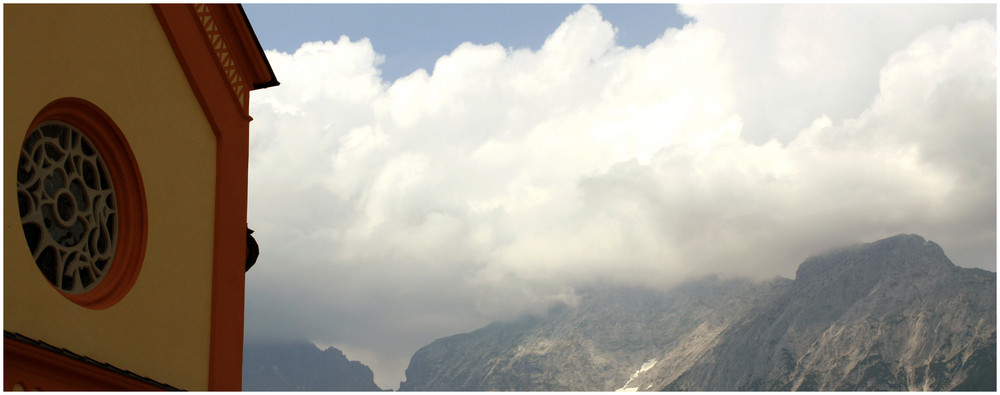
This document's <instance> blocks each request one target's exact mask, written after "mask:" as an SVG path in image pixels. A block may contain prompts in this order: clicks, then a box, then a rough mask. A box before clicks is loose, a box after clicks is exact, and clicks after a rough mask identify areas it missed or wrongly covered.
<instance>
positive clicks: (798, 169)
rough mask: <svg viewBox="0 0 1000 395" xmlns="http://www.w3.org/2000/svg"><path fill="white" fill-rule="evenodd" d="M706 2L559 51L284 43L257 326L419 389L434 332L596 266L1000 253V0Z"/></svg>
mask: <svg viewBox="0 0 1000 395" xmlns="http://www.w3.org/2000/svg"><path fill="white" fill-rule="evenodd" d="M682 11H684V12H685V13H687V14H688V15H690V16H691V17H693V18H694V19H695V20H696V22H693V23H691V24H688V25H687V26H685V27H684V28H683V29H668V30H667V31H665V32H664V34H663V36H662V37H661V38H660V39H658V40H656V41H655V42H653V43H650V44H649V45H646V46H642V47H633V48H623V47H619V46H617V45H616V44H615V41H614V37H615V28H614V27H613V26H612V25H611V24H610V23H608V22H607V21H605V20H603V19H602V18H601V15H600V13H599V11H598V10H597V8H595V7H593V6H583V7H582V8H581V9H580V10H579V11H578V12H576V13H574V14H572V15H570V16H569V17H567V19H566V20H565V21H564V22H563V24H562V25H561V26H559V28H558V29H556V30H555V31H554V32H553V33H552V35H550V36H549V38H548V39H547V40H546V42H545V44H544V45H543V46H542V47H541V48H540V49H539V50H537V51H533V50H528V49H519V50H512V49H508V48H503V47H502V46H500V45H498V44H494V45H473V44H470V43H466V44H462V45H460V46H459V47H457V48H455V50H454V51H453V52H452V53H450V54H448V55H446V56H443V57H441V58H440V59H439V60H438V61H437V63H436V64H435V67H434V70H430V71H426V70H418V71H416V72H414V73H412V74H410V75H409V76H406V77H403V78H400V79H398V80H396V81H395V82H393V83H389V82H385V81H383V80H382V79H381V78H380V74H379V69H378V67H379V64H380V63H381V61H382V57H381V55H378V54H377V53H375V52H374V50H373V49H372V45H371V43H370V42H368V41H367V40H361V41H354V42H352V41H350V40H349V39H347V38H346V37H341V38H340V39H339V40H338V41H337V42H315V43H306V44H303V46H302V47H301V48H300V49H299V50H297V51H296V52H295V53H292V54H288V53H279V52H268V58H269V60H270V62H271V65H272V67H273V68H274V70H275V73H276V74H277V75H278V77H279V79H280V80H281V83H282V84H281V86H280V87H278V88H273V89H267V90H263V91H258V92H255V93H254V96H253V97H252V108H251V112H252V114H253V115H254V118H255V120H254V122H253V123H252V125H251V148H250V191H249V192H250V201H249V212H248V220H249V222H250V225H251V227H253V228H254V229H255V230H256V232H255V233H254V235H255V236H257V238H258V241H259V242H260V245H261V255H260V259H259V263H258V265H256V266H255V267H254V269H253V270H251V271H250V272H249V273H248V275H247V313H246V332H247V338H248V340H250V341H256V340H265V339H286V338H306V339H309V340H312V341H315V342H317V343H320V344H323V345H335V346H337V347H339V348H342V349H344V350H345V351H347V354H348V356H349V357H351V358H359V357H357V356H355V355H359V356H367V357H369V358H373V359H371V360H363V362H364V363H366V364H368V365H370V366H372V367H373V369H374V370H375V373H376V380H377V381H378V383H379V384H380V385H381V386H383V387H395V386H396V384H397V383H398V382H399V381H400V380H402V379H403V375H402V372H403V369H404V368H405V367H406V364H407V363H408V361H409V357H410V355H412V353H413V352H414V351H416V349H417V348H419V347H420V346H422V345H425V344H428V343H429V342H430V341H431V340H433V339H435V338H438V337H442V336H446V335H450V334H455V333H459V332H463V331H469V330H472V329H475V328H477V327H479V326H482V325H485V324H486V323H488V322H489V321H492V320H494V319H498V318H506V317H512V316H514V315H516V314H520V313H523V312H530V311H534V312H538V311H542V310H543V309H544V308H545V307H546V306H547V305H549V304H551V303H554V302H558V301H571V300H572V299H573V295H574V289H575V288H577V287H580V286H585V285H588V284H593V283H595V282H602V283H608V282H613V283H620V284H632V285H642V286H648V287H664V288H665V287H670V286H672V285H674V284H676V283H678V282H679V281H683V280H685V279H688V278H692V277H694V276H700V275H705V274H709V273H723V274H731V275H741V276H751V277H755V278H768V277H772V276H775V275H784V276H786V277H791V276H793V275H794V270H795V268H796V267H797V265H798V264H799V263H800V262H801V261H802V260H803V259H804V258H805V257H806V256H808V255H809V254H811V253H815V252H818V251H822V250H824V249H827V248H831V247H835V246H839V245H843V244H847V243H854V242H862V241H871V240H874V239H876V238H879V237H884V236H889V235H893V234H896V233H902V232H908V233H910V232H912V233H919V234H921V235H923V236H925V237H927V238H929V239H931V240H935V241H937V242H939V243H940V244H942V246H943V247H944V248H945V249H946V251H947V252H948V254H949V256H951V257H952V258H953V260H954V261H955V262H956V263H957V264H960V265H963V266H977V267H983V268H987V269H990V270H995V265H996V111H995V109H996V47H997V42H996V28H995V19H994V17H995V8H994V7H993V6H990V5H976V6H965V7H959V6H940V7H937V6H914V7H909V6H907V7H901V6H887V7H881V6H879V7H876V6H832V7H814V6H782V7H770V6H766V7H765V6H753V7H742V6H725V7H714V6H690V7H688V6H684V7H682ZM872 20H878V21H880V23H872V22H871V21H872ZM352 353H353V354H352Z"/></svg>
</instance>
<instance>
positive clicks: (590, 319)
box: [400, 234, 996, 391]
mask: <svg viewBox="0 0 1000 395" xmlns="http://www.w3.org/2000/svg"><path fill="white" fill-rule="evenodd" d="M580 296H581V297H580V303H579V304H578V305H577V306H576V307H569V306H565V307H561V308H556V309H553V310H552V311H550V313H549V314H548V316H547V317H535V318H525V319H523V320H522V321H513V322H508V323H499V322H498V323H492V324H490V325H488V326H487V327H484V328H481V329H479V330H476V331H473V332H470V333H466V334H460V335H455V336H450V337H445V338H441V339H438V340H435V341H434V342H433V343H431V344H430V345H428V346H425V347H424V348H421V349H420V350H418V351H417V352H416V353H415V354H414V356H413V358H412V359H411V363H410V366H409V367H408V368H407V370H406V380H405V381H403V382H402V383H400V390H469V391H471V390H554V391H561V390H571V391H594V390H601V391H611V390H660V389H663V390H700V391H715V390H769V391H774V390H947V389H987V390H988V389H992V390H995V388H996V273H993V272H988V271H985V270H980V269H965V268H960V267H957V266H955V265H954V264H952V263H951V261H950V260H948V258H947V256H946V255H945V254H944V250H943V249H942V248H941V247H940V246H939V245H937V244H936V243H934V242H932V241H928V240H925V239H924V238H923V237H921V236H918V235H913V234H901V235H896V236H893V237H889V238H886V239H882V240H878V241H875V242H872V243H866V244H859V245H854V246H849V247H844V248H839V249H834V250H830V251H827V252H824V253H821V254H817V255H814V256H812V257H810V258H807V259H806V260H805V261H804V262H803V263H802V264H801V265H800V266H799V268H798V270H797V271H796V277H795V279H794V280H789V279H782V278H776V279H774V280H770V281H763V282H753V281H749V280H744V279H721V278H719V277H717V276H715V277H712V276H710V277H706V278H703V279H699V280H695V281H692V282H689V283H685V284H682V285H681V286H679V287H677V288H674V289H673V290H671V291H668V292H659V293H657V292H654V291H648V290H635V289H626V288H610V287H605V288H591V289H584V290H581V294H580Z"/></svg>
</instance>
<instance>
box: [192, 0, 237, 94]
mask: <svg viewBox="0 0 1000 395" xmlns="http://www.w3.org/2000/svg"><path fill="white" fill-rule="evenodd" d="M194 10H195V14H196V15H197V16H198V21H199V22H201V27H202V30H203V31H204V32H205V37H206V38H208V42H209V44H210V46H211V48H212V49H213V50H214V51H215V58H216V60H217V61H218V64H219V67H220V68H221V69H222V74H223V76H225V78H226V80H227V81H229V88H230V89H231V90H232V92H233V95H234V96H235V97H236V100H237V101H238V102H239V103H240V106H241V107H243V110H244V111H248V110H249V108H248V106H247V102H248V101H249V100H248V99H249V97H248V95H249V94H250V87H249V86H248V84H247V83H246V82H245V80H244V79H243V74H242V73H240V70H239V68H237V66H236V62H235V61H234V60H233V56H232V55H231V54H230V51H229V45H228V44H227V43H226V38H225V37H224V36H223V35H222V31H221V30H219V25H218V24H217V23H216V21H215V16H214V15H213V14H212V9H211V7H209V5H208V4H195V5H194Z"/></svg>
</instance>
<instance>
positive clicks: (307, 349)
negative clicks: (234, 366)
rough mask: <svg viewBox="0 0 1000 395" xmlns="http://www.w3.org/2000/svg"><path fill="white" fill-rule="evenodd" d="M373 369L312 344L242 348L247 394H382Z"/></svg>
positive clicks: (251, 345)
mask: <svg viewBox="0 0 1000 395" xmlns="http://www.w3.org/2000/svg"><path fill="white" fill-rule="evenodd" d="M374 377H375V376H374V375H373V374H372V370H371V369H369V368H368V367H367V366H365V365H363V364H362V363H361V362H357V361H348V360H347V357H346V356H344V353H343V352H341V351H340V350H338V349H336V348H333V347H330V348H327V349H326V350H320V349H319V348H317V347H316V346H315V345H313V344H312V343H309V342H300V343H288V344H247V345H245V346H244V347H243V390H244V391H381V389H379V387H378V386H377V385H375V381H374Z"/></svg>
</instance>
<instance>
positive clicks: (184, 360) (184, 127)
mask: <svg viewBox="0 0 1000 395" xmlns="http://www.w3.org/2000/svg"><path fill="white" fill-rule="evenodd" d="M3 9H4V27H3V28H4V92H3V95H4V104H3V107H4V143H3V147H4V155H3V175H4V177H3V182H4V184H3V193H4V195H3V196H4V199H3V209H4V262H3V266H4V271H3V275H4V276H3V281H4V289H3V293H4V295H3V298H4V300H3V302H4V312H3V314H4V321H3V326H4V329H5V330H8V331H15V332H19V333H21V334H23V335H25V336H28V337H32V338H35V339H39V340H43V341H45V342H48V343H50V344H52V345H55V346H58V347H64V348H66V349H69V350H71V351H73V352H76V353H78V354H82V355H86V356H89V357H91V358H94V359H96V360H98V361H102V362H107V363H110V364H112V365H115V366H117V367H119V368H122V369H127V370H131V371H133V372H135V373H137V374H140V375H144V376H148V377H150V378H153V379H155V380H158V381H161V382H165V383H167V384H170V385H173V386H176V387H179V388H183V389H190V390H204V389H207V386H208V355H209V351H208V350H209V329H210V328H209V325H210V303H211V281H212V253H213V234H214V232H213V227H214V205H215V200H214V193H215V165H216V164H215V136H214V134H213V132H212V129H211V126H210V125H209V123H208V121H207V120H206V118H205V115H204V114H203V113H202V109H201V106H200V105H199V104H198V101H197V99H196V98H195V96H194V94H193V93H192V91H191V88H190V85H189V84H188V81H187V79H186V77H185V75H184V72H183V70H182V69H181V67H180V65H179V63H178V62H177V60H176V59H175V57H174V53H173V50H172V49H171V47H170V43H169V42H168V41H167V38H166V36H165V35H164V33H163V30H162V28H161V27H160V24H159V22H158V21H157V18H156V15H155V14H154V12H153V9H152V7H150V6H149V5H97V6H95V5H58V6H55V5H11V4H6V5H4V6H3ZM61 97H80V98H83V99H86V100H88V101H90V102H92V103H94V104H96V105H97V106H99V107H101V109H103V110H104V111H105V112H106V113H107V114H108V115H109V116H110V117H111V118H112V119H113V120H114V121H115V123H117V125H118V127H119V128H121V130H122V132H123V133H124V134H125V136H126V138H127V139H128V142H129V144H130V146H131V147H132V151H133V152H134V154H135V157H136V160H137V162H138V164H139V168H140V172H141V174H142V179H143V182H144V184H145V191H146V199H147V201H146V204H147V206H148V213H149V216H148V224H149V233H148V235H149V238H148V242H147V246H146V255H145V260H144V261H143V264H142V270H141V272H140V273H139V276H138V279H137V280H136V282H135V285H134V287H133V288H132V290H131V292H130V293H129V294H128V295H127V296H125V298H124V299H122V300H121V301H120V302H119V303H118V304H116V305H114V306H112V307H110V308H108V309H105V310H90V309H87V308H83V307H80V306H78V305H76V304H74V303H73V302H71V301H69V300H67V299H66V298H64V297H63V296H62V295H60V294H59V292H58V291H56V290H55V289H54V288H53V287H52V286H51V285H49V283H48V282H47V281H46V280H45V278H44V277H43V276H42V275H41V273H40V272H39V270H38V268H37V267H36V266H35V263H34V261H33V260H32V258H31V255H30V251H29V250H28V246H27V242H26V241H25V237H24V233H23V232H22V230H21V222H20V217H19V214H18V207H17V199H16V196H17V193H16V190H17V185H16V184H17V183H16V178H15V175H16V171H17V159H18V150H19V148H20V145H21V142H22V139H23V138H24V136H25V134H26V132H27V128H28V126H29V124H30V122H31V120H32V119H33V118H34V116H35V115H36V114H37V113H38V111H39V110H40V109H42V107H44V106H45V105H46V104H48V103H49V102H51V101H53V100H55V99H57V98H61Z"/></svg>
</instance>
